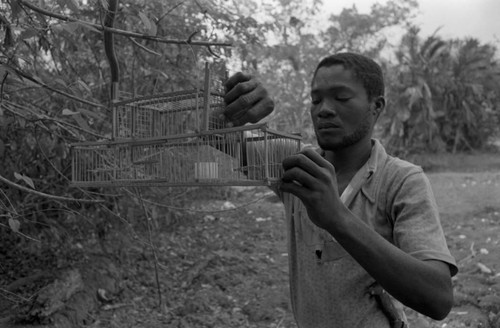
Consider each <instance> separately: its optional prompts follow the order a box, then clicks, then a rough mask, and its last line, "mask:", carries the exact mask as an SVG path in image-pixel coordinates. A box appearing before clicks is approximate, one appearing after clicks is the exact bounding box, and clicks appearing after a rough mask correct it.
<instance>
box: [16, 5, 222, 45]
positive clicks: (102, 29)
mask: <svg viewBox="0 0 500 328" xmlns="http://www.w3.org/2000/svg"><path fill="white" fill-rule="evenodd" d="M19 3H20V4H22V5H24V6H26V7H28V8H30V9H31V10H33V11H36V12H38V13H40V14H42V15H45V16H49V17H52V18H57V19H59V20H62V21H65V22H73V23H79V24H82V25H86V26H88V27H92V28H94V29H96V30H97V31H99V32H110V33H114V34H119V35H124V36H128V37H132V38H136V39H145V40H151V41H155V42H160V43H169V44H190V45H193V46H205V47H207V46H219V47H231V46H232V43H230V42H210V41H191V40H188V39H186V40H178V39H166V38H163V37H159V36H154V35H147V34H141V33H136V32H130V31H124V30H120V29H117V28H110V27H105V26H102V25H99V24H94V23H90V22H86V21H83V20H79V19H76V18H72V17H68V16H64V15H60V14H56V13H53V12H50V11H47V10H45V9H42V8H39V7H37V6H35V5H33V4H31V3H29V2H27V1H24V0H19Z"/></svg>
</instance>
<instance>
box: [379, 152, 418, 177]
mask: <svg viewBox="0 0 500 328" xmlns="http://www.w3.org/2000/svg"><path fill="white" fill-rule="evenodd" d="M384 170H386V171H389V172H392V174H397V175H408V174H414V173H423V172H424V171H423V169H422V167H421V166H419V165H416V164H414V163H412V162H409V161H407V160H404V159H401V158H399V157H396V156H391V155H387V159H386V163H385V166H384Z"/></svg>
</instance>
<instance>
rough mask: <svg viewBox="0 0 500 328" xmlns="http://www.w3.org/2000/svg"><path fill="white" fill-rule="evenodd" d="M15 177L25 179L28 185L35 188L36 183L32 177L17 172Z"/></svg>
mask: <svg viewBox="0 0 500 328" xmlns="http://www.w3.org/2000/svg"><path fill="white" fill-rule="evenodd" d="M14 177H16V179H17V180H23V181H24V182H26V184H27V185H28V186H30V187H31V188H32V189H35V184H34V183H33V180H31V178H30V177H27V176H25V175H24V174H19V173H17V172H14Z"/></svg>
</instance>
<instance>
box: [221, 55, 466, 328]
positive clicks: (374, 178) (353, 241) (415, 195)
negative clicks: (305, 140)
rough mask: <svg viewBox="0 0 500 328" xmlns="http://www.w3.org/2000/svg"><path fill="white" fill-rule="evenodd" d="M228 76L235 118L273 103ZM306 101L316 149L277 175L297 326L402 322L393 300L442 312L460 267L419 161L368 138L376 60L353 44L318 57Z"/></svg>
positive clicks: (376, 98) (253, 115)
mask: <svg viewBox="0 0 500 328" xmlns="http://www.w3.org/2000/svg"><path fill="white" fill-rule="evenodd" d="M226 87H227V94H226V98H225V101H226V104H227V107H226V111H225V115H226V117H227V119H228V120H229V121H231V122H232V123H233V124H235V125H242V124H245V123H248V122H252V123H254V122H257V121H259V120H260V119H261V118H263V117H265V116H267V115H268V114H269V113H270V112H272V110H273V107H274V105H273V102H272V100H271V99H270V98H269V96H268V94H267V91H266V90H265V89H264V88H263V87H262V85H261V84H259V83H258V82H257V81H256V80H254V79H252V78H250V77H249V76H246V75H244V74H242V73H237V74H235V75H233V76H232V77H231V78H229V80H228V81H227V84H226ZM311 103H312V105H311V117H312V121H313V125H314V129H315V133H316V137H317V141H318V144H319V146H320V149H319V150H313V149H305V150H303V151H301V152H300V153H298V154H296V155H293V156H291V157H289V158H287V159H285V160H284V161H283V168H284V174H283V177H282V183H281V185H280V193H281V196H282V199H283V202H284V204H285V209H286V220H287V226H288V244H289V264H290V267H289V271H290V291H291V301H292V308H293V312H294V316H295V319H296V321H297V323H298V326H299V327H301V328H309V327H310V328H313V327H314V328H323V327H325V328H326V327H403V326H404V323H403V322H404V320H405V318H404V315H401V312H400V311H399V310H398V308H400V303H399V302H401V303H403V304H404V305H406V306H408V307H411V308H413V309H415V310H416V311H418V312H420V313H422V314H424V315H427V316H429V317H431V318H434V319H438V320H439V319H443V318H444V317H446V315H447V314H448V313H449V311H450V309H451V307H452V303H453V291H452V284H451V276H452V275H454V274H456V272H457V268H456V264H455V260H454V258H453V257H452V256H451V255H450V253H449V250H448V248H447V245H446V241H445V237H444V234H443V231H442V228H441V225H440V222H439V216H438V209H437V207H436V203H435V200H434V196H433V194H432V190H431V188H430V184H429V181H428V179H427V178H426V176H425V175H424V173H423V172H422V169H421V168H420V167H417V166H415V165H412V164H410V163H408V162H405V161H403V160H400V159H397V158H394V157H391V156H389V155H387V153H386V152H385V150H384V148H383V146H382V145H381V144H380V142H378V141H377V140H374V139H372V131H373V127H374V125H375V122H376V120H377V118H378V116H379V115H380V113H381V111H382V110H383V109H384V107H385V99H384V82H383V74H382V70H381V68H380V66H379V65H378V64H376V63H375V62H374V61H373V60H371V59H369V58H367V57H364V56H361V55H358V54H352V53H339V54H336V55H333V56H330V57H327V58H325V59H323V60H322V61H321V62H320V63H319V64H318V67H317V69H316V71H315V72H314V76H313V79H312V84H311ZM388 294H390V295H391V296H389V295H388ZM393 298H395V299H396V300H398V301H399V302H393Z"/></svg>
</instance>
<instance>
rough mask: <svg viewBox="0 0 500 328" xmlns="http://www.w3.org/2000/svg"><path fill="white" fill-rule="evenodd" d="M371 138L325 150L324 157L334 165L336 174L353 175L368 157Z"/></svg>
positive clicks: (370, 148)
mask: <svg viewBox="0 0 500 328" xmlns="http://www.w3.org/2000/svg"><path fill="white" fill-rule="evenodd" d="M371 150H372V141H371V138H368V139H367V140H362V141H360V142H358V143H356V144H354V145H352V146H349V147H346V148H342V149H336V150H327V151H325V158H326V159H327V160H328V161H329V162H330V163H332V164H333V166H335V171H336V172H337V175H354V174H355V173H356V172H357V171H358V170H359V169H360V168H361V167H362V166H363V165H364V164H365V163H366V162H367V161H368V159H369V158H370V154H371Z"/></svg>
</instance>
